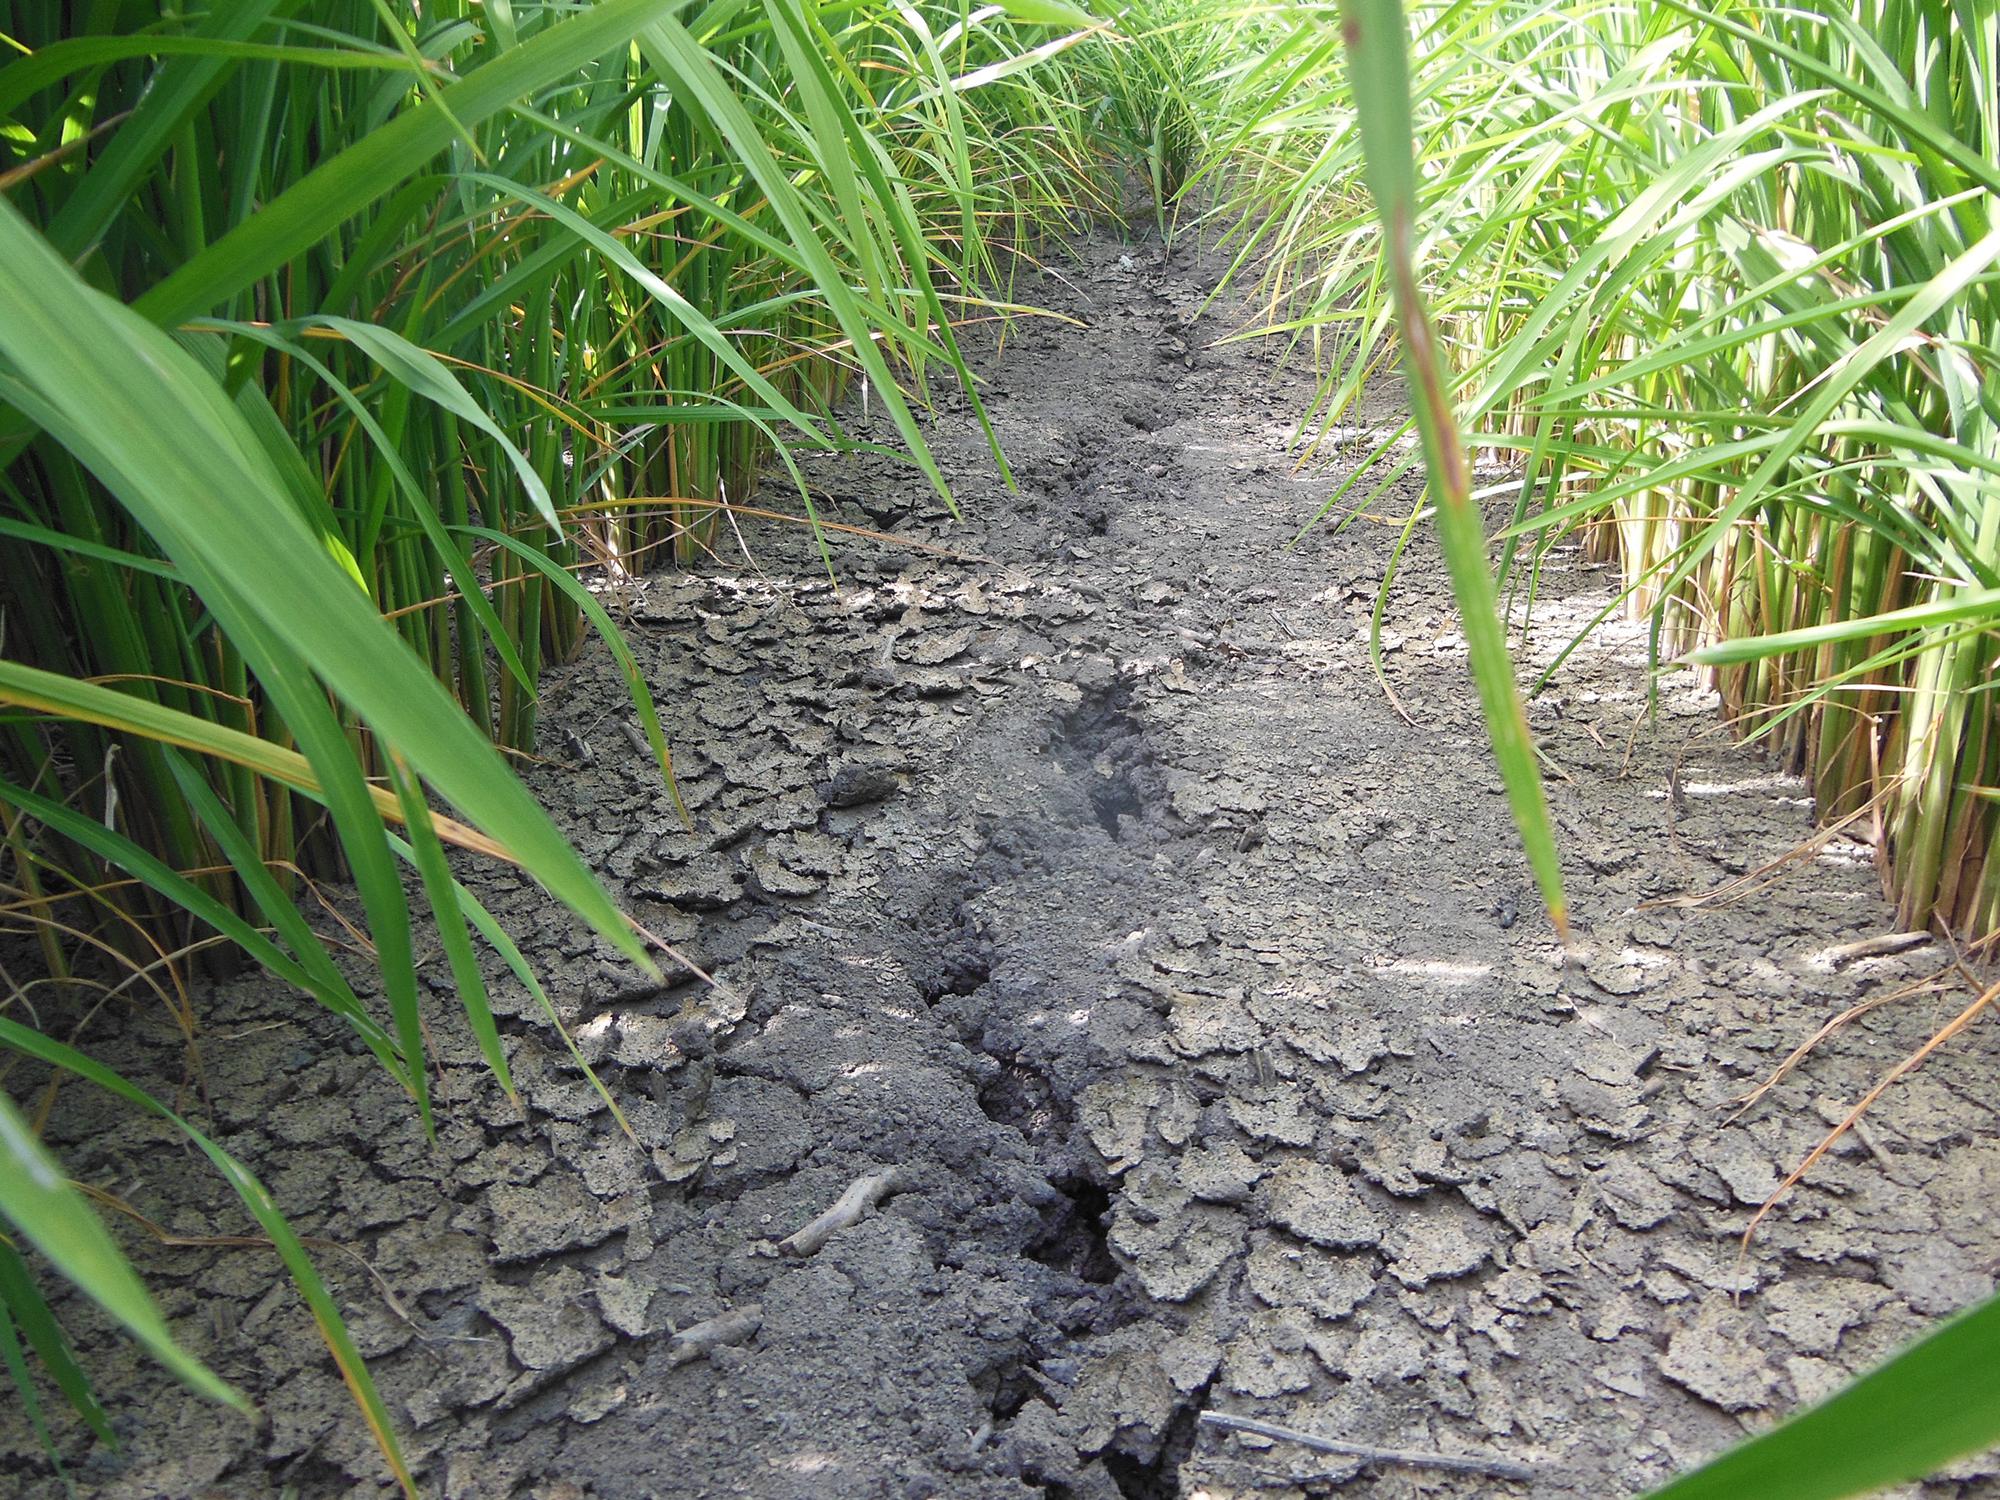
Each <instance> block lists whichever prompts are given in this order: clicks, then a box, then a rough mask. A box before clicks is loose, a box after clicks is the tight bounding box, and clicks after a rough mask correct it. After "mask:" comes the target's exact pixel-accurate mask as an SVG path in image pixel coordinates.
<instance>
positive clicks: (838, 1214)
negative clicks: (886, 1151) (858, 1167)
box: [778, 1167, 909, 1257]
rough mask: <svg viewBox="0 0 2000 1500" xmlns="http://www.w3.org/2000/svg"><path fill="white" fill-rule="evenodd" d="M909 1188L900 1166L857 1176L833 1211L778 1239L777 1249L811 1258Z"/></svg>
mask: <svg viewBox="0 0 2000 1500" xmlns="http://www.w3.org/2000/svg"><path fill="white" fill-rule="evenodd" d="M908 1186H909V1177H908V1174H907V1173H905V1172H904V1171H903V1169H902V1168H901V1167H890V1168H888V1169H887V1170H885V1171H881V1172H870V1173H869V1174H868V1175H867V1176H866V1177H857V1178H855V1179H854V1181H852V1182H850V1183H849V1184H848V1185H847V1191H846V1192H844V1193H842V1194H841V1195H840V1198H839V1200H838V1201H837V1202H835V1204H834V1205H833V1207H832V1208H829V1209H828V1210H827V1211H826V1212H825V1213H823V1214H821V1215H820V1216H819V1217H818V1218H817V1219H814V1220H813V1221H812V1223H810V1224H808V1225H806V1227H805V1228H803V1229H801V1230H800V1231H799V1232H798V1233H797V1234H794V1235H791V1236H789V1237H788V1238H786V1239H782V1240H779V1241H778V1248H779V1249H780V1250H782V1251H783V1252H784V1253H785V1254H787V1255H797V1256H802V1257H803V1256H807V1255H811V1254H813V1253H815V1252H816V1251H817V1250H818V1249H819V1247H820V1246H822V1245H824V1244H825V1243H826V1242H827V1241H828V1240H830V1239H832V1238H833V1237H834V1236H835V1235H836V1234H839V1233H840V1231H841V1230H843V1229H845V1228H847V1226H848V1225H850V1224H855V1223H858V1222H860V1219H861V1216H862V1215H863V1214H865V1213H867V1212H868V1210H869V1209H871V1208H873V1207H874V1206H875V1205H876V1204H878V1203H880V1202H881V1201H882V1200H883V1199H884V1198H886V1197H888V1196H889V1195H890V1194H891V1193H900V1192H901V1191H902V1190H903V1189H904V1188H906V1187H908Z"/></svg>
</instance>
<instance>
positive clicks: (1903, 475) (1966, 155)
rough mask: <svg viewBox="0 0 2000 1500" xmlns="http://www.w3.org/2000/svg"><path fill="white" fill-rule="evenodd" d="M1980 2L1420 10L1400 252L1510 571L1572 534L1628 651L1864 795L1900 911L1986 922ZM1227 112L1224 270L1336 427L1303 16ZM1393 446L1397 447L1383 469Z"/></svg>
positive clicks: (1334, 342) (1326, 106) (1331, 271)
mask: <svg viewBox="0 0 2000 1500" xmlns="http://www.w3.org/2000/svg"><path fill="white" fill-rule="evenodd" d="M1995 15H1996V12H1995V9H1994V7H1993V6H1992V5H1991V4H1988V3H1985V0H1956V3H1953V0H1853V3H1837V4H1823V5H1819V6H1814V7H1804V8H1802V7H1795V6H1779V5H1771V4H1763V3H1741V0H1733V3H1729V4H1723V5H1717V6H1707V5H1703V6H1693V5H1684V4H1680V3H1678V0H1662V3H1660V4H1655V5H1641V6H1632V5H1625V4H1611V3H1601V0H1575V3H1569V4H1561V5H1526V4H1519V3H1514V0H1477V3H1460V4H1453V5H1441V6H1426V7H1421V8H1419V9H1418V10H1417V11H1416V12H1415V25H1414V33H1413V34H1414V49H1415V56H1416V59H1417V62H1416V72H1415V79H1414V93H1413V98H1414V100H1415V111H1414V115H1413V127H1412V128H1413V131H1414V136H1415V140H1416V143H1417V150H1418V155H1419V158H1420V160H1421V161H1422V162H1423V163H1424V164H1425V168H1426V170H1425V173H1424V177H1423V184H1424V186H1423V195H1422V201H1421V203H1420V206H1419V209H1418V212H1417V216H1416V235H1415V242H1414V243H1415V249H1416V253H1417V255H1418V256H1419V258H1420V259H1421V261H1422V262H1423V264H1424V266H1425V267H1426V269H1427V272H1428V275H1429V277H1430V281H1431V284H1432V286H1433V289H1434V297H1435V300H1436V303H1437V312H1438V317H1439V321H1440V324H1441V326H1442V328H1443V331H1444V347H1445V349H1446V352H1447V355H1448V358H1449V360H1450V363H1451V366H1452V368H1453V370H1454V373H1455V401H1456V404H1457V406H1458V408H1459V411H1460V414H1461V417H1462V419H1463V420H1464V422H1465V424H1466V427H1467V430H1468V434H1469V438H1470V441H1471V442H1472V443H1473V444H1474V445H1475V448H1476V449H1477V450H1478V451H1481V452H1482V453H1483V454H1484V455H1485V458H1486V460H1487V461H1489V462H1492V463H1496V464H1502V465H1504V466H1505V467H1506V468H1507V470H1508V478H1507V479H1506V480H1505V482H1504V483H1502V484H1500V485H1496V486H1494V487H1492V488H1491V489H1490V491H1489V493H1488V496H1487V498H1488V500H1489V502H1490V503H1495V504H1500V505H1503V506H1504V507H1506V510H1507V512H1508V516H1509V519H1508V524H1507V525H1506V526H1505V527H1504V528H1503V529H1502V530H1501V532H1500V537H1501V540H1502V542H1503V544H1504V547H1505V556H1504V558H1503V568H1505V569H1507V570H1509V576H1508V583H1509V585H1510V587H1511V590H1512V595H1513V598H1514V600H1515V601H1516V604H1517V606H1518V607H1519V608H1520V609H1521V610H1522V611H1524V612H1525V611H1527V610H1530V609H1532V601H1533V596H1534V582H1535V567H1536V564H1537V562H1538V561H1539V559H1540V557H1541V556H1542V555H1543V554H1544V552H1545V549H1546V548H1547V547H1548V546H1549V545H1551V544H1553V543H1554V542H1555V541H1556V540H1558V539H1560V538H1563V537H1566V536H1571V535H1579V536H1580V537H1581V540H1582V544H1583V547H1584V550H1585V554H1586V556H1587V557H1589V558H1591V559H1595V560H1604V561H1612V562H1615V563H1616V564H1617V565H1618V567H1619V568H1620V570H1621V572H1622V577H1623V581H1624V591H1623V595H1622V597H1623V599H1624V601H1625V602H1626V604H1627V605H1628V606H1629V608H1631V609H1632V610H1633V611H1635V612H1638V613H1642V614H1644V615H1645V616H1646V617H1647V618H1649V620H1650V621H1651V628H1652V633H1653V646H1654V653H1655V659H1656V661H1658V662H1660V663H1662V664H1665V663H1667V662H1669V661H1673V660H1678V659H1686V660H1691V661H1692V662H1694V663H1695V664H1697V665H1699V666H1701V667H1702V668H1704V669H1705V670H1707V671H1708V672H1710V673H1711V674H1712V678H1713V681H1714V683H1715V685H1716V686H1717V687H1718V688H1719V689H1720V691H1721V693H1722V697H1723V705H1724V710H1725V712H1726V713H1727V714H1728V715H1729V716H1730V718H1731V719H1732V720H1733V721H1734V722H1735V723H1737V724H1738V725H1739V726H1740V728H1741V729H1742V730H1743V731H1744V732H1745V733H1748V734H1751V735H1754V736H1756V737H1758V738H1760V739H1761V740H1763V741H1764V742H1765V743H1766V744H1768V745H1769V746H1770V747H1771V748H1772V750H1773V753H1774V754H1776V755H1777V756H1778V757H1779V758H1781V759H1782V760H1783V761H1784V762H1785V763H1786V764H1788V765H1790V766H1792V767H1794V768H1796V769H1800V770H1803V771H1805V772H1806V773H1807V774H1808V775H1809V776H1810V778H1811V780H1812V784H1813V789H1814V792H1815V795H1816V797H1817V799H1818V803H1819V806H1820V809H1821V813H1822V815H1823V816H1826V817H1829V818H1834V817H1840V816H1843V815H1846V814H1848V813H1850V812H1853V811H1855V810H1857V809H1862V808H1878V809H1879V811H1878V812H1877V813H1875V815H1874V816H1875V834H1876V838H1877V848H1878V850H1879V852H1880V854H1881V856H1882V859H1883V862H1884V866H1885V869H1886V871H1887V874H1888V878H1889V880H1890V882H1891V885H1892V888H1893V890H1894V893H1895V895H1896V898H1897V901H1898V904H1899V908H1900V919H1901V921H1902V922H1903V923H1904V924H1905V925H1909V926H1922V925H1925V924H1926V923H1929V922H1933V921H1935V922H1936V923H1938V924H1939V925H1941V926H1943V927H1946V928H1948V929H1949V930H1951V931H1953V932H1955V933H1958V934H1960V935H1961V936H1963V937H1964V938H1966V939H1968V940H1969V941H1971V942H1973V943H1975V944H1977V943H1981V942H1985V943H1991V942H1992V940H1993V939H1994V937H1995V935H1996V933H2000V860H1996V859H1995V857H1994V855H1995V849H1996V845H1995V839H1996V838H2000V793H1996V791H1995V787H1996V785H2000V736H1996V733H1995V727H1996V724H2000V719H1996V712H1995V698H1994V694H1993V682H1994V679H1995V667H1996V664H2000V656H1996V650H2000V646H1996V642H2000V636H1996V632H1995V628H1994V626H1995V622H1996V620H2000V594H1996V593H1995V587H1996V583H2000V509H1996V503H1995V492H1994V472H1995V470H1994V463H1995V459H1996V441H2000V439H1996V432H1997V431H2000V427H1996V421H1995V403H1994V392H1995V388H1996V387H1995V378H1994V376H1995V371H1994V365H1995V359H1996V351H2000V345H1996V334H1995V328H1996V318H2000V304H1997V303H1996V301H1995V295H1996V293H1995V287H1996V274H1995V264H1994V263H1995V259H1996V256H2000V237H1996V236H1995V233H1994V229H1993V224H1992V216H1991V204H1992V195H1993V193H1994V191H1995V189H1996V187H2000V124H1996V113H1995V111H1996V106H1995V103H1994V100H1995V97H1996V86H1995V85H1996V78H1995V72H1996V55H1995V40H1994V37H1995ZM1271 17H1272V22H1273V24H1278V25H1281V26H1282V27H1283V28H1285V31H1286V35H1285V38H1284V40H1283V41H1282V43H1281V44H1279V45H1278V46H1276V47H1275V48H1273V49H1272V51H1271V52H1270V53H1269V54H1268V55H1267V56H1266V57H1264V58H1263V59H1261V60H1260V61H1259V63H1258V65H1257V66H1256V67H1254V68H1252V69H1250V70H1248V71H1247V72H1245V73H1243V74H1242V75H1241V77H1240V78H1239V80H1238V81H1237V87H1236V91H1235V95H1234V98H1233V101H1232V103H1231V105H1230V109H1231V110H1232V111H1233V113H1234V115H1235V116H1236V117H1237V118H1238V119H1239V120H1240V121H1241V125H1240V129H1239V139H1240V140H1242V141H1244V142H1246V143H1254V149H1252V150H1248V151H1243V152H1239V153H1238V155H1237V157H1236V158H1235V159H1234V160H1233V161H1232V163H1231V167H1232V168H1233V175H1232V177H1231V179H1230V180H1231V183H1232V188H1233V193H1232V207H1233V208H1234V209H1236V210H1238V211H1241V212H1243V213H1244V214H1245V215H1246V217H1245V218H1244V220H1243V224H1242V228H1241V229H1240V230H1239V231H1238V247H1239V250H1240V252H1241V264H1242V266H1243V268H1244V269H1245V271H1246V272H1248V271H1250V269H1251V268H1252V267H1253V266H1254V267H1255V268H1256V273H1257V274H1258V275H1259V276H1260V277H1261V285H1262V289H1263V292H1264V295H1265V298H1266V303H1265V306H1266V309H1267V312H1268V315H1269V319H1270V323H1271V326H1272V327H1273V328H1275V329H1277V330H1280V331H1284V332H1287V333H1289V334H1291V335H1292V336H1294V337H1297V338H1300V339H1305V340H1310V341H1311V342H1312V343H1313V344H1314V345H1315V346H1316V348H1317V349H1318V350H1319V352H1320V353H1321V354H1322V356H1323V357H1324V359H1325V366H1324V367H1325V369H1326V370H1327V372H1328V373H1327V376H1326V379H1325V382H1324V384H1323V386H1322V390H1321V402H1320V406H1319V408H1318V410H1317V412H1316V414H1315V415H1316V418H1317V420H1318V421H1319V422H1321V423H1322V424H1326V423H1331V422H1332V421H1333V420H1334V419H1335V418H1336V417H1337V416H1338V415H1339V414H1340V412H1341V411H1343V410H1344V409H1345V408H1346V406H1347V405H1348V404H1349V403H1351V402H1352V401H1353V400H1354V399H1355V397H1356V395H1357V394H1358V392H1359V391H1360V389H1361V388H1362V386H1363V384H1364V382H1365V381H1366V379H1367V378H1368V376H1369V374H1370V373H1371V372H1372V371H1374V370H1375V369H1378V368H1379V367H1380V366H1381V364H1382V361H1383V360H1384V358H1385V357H1386V354H1387V352H1388V345H1387V342H1386V340H1387V335H1388V332H1389V328H1390V320H1389V316H1388V312H1389V296H1388V292H1389V282H1388V280H1387V279H1386V273H1385V272H1384V270H1383V269H1382V266H1383V262H1382V260H1381V259H1380V258H1379V257H1378V255H1377V253H1376V250H1377V246H1378V245H1379V240H1378V238H1377V231H1376V229H1375V226H1374V224H1373V222H1372V220H1371V219H1370V217H1369V214H1368V212H1367V209H1366V205H1365V204H1364V203H1361V202H1359V201H1358V200H1357V198H1356V196H1355V194H1354V191H1353V188H1354V185H1355V184H1356V183H1357V182H1358V181H1359V165H1360V163H1359V155H1358V152H1359V143H1358V140H1357V139H1356V137H1355V136H1354V134H1353V132H1352V130H1351V129H1350V128H1349V125H1348V122H1349V121H1350V120H1351V118H1352V115H1351V107H1350V105H1349V104H1348V102H1347V99H1346V95H1345V83H1344V80H1343V79H1342V78H1341V77H1340V75H1339V73H1338V71H1337V70H1336V69H1335V68H1333V67H1332V66H1331V65H1330V62H1329V61H1328V59H1329V58H1330V57H1331V56H1333V55H1334V54H1333V52H1332V51H1331V50H1330V39H1331V37H1332V35H1333V31H1334V28H1335V25H1336V21H1335V17H1334V13H1333V11H1332V10H1331V9H1329V8H1326V7H1320V6H1311V5H1303V6H1286V7H1283V8H1281V9H1279V10H1276V11H1273V12H1272V13H1271ZM1393 452H1394V450H1393V448H1391V447H1389V446H1386V445H1385V447H1384V449H1383V450H1382V454H1383V457H1384V459H1385V460H1387V458H1388V456H1389V455H1390V454H1391V453H1393Z"/></svg>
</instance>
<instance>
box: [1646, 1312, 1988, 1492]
mask: <svg viewBox="0 0 2000 1500" xmlns="http://www.w3.org/2000/svg"><path fill="white" fill-rule="evenodd" d="M1996 1370H2000V1297H1996V1298H1992V1299H1990V1300H1988V1301H1986V1302H1983V1303H1981V1304H1980V1305H1979V1306H1977V1307H1975V1308H1973V1309H1972V1310H1971V1311H1969V1312H1965V1313H1961V1314H1960V1315H1959V1316H1958V1317H1956V1318H1954V1319H1952V1320H1951V1321H1950V1322H1949V1323H1946V1324H1945V1325H1944V1326H1943V1327H1942V1328H1939V1329H1938V1330H1937V1331H1936V1332H1935V1333H1932V1334H1931V1335H1929V1336H1928V1337H1927V1338H1924V1339H1922V1340H1920V1341H1919V1342H1917V1343H1916V1344H1913V1345H1911V1346H1910V1347H1909V1348H1908V1349H1905V1350H1904V1351H1903V1352H1902V1353H1901V1354H1899V1355H1897V1356H1896V1357H1895V1358H1894V1359H1892V1360H1890V1361H1889V1362H1888V1363H1887V1364H1885V1365H1883V1366H1882V1367H1881V1368H1880V1369H1878V1370H1876V1371H1874V1372H1873V1373H1872V1374H1869V1375H1864V1376H1863V1377H1862V1378H1861V1379H1859V1380H1857V1381H1855V1382H1854V1384H1852V1385H1850V1386H1848V1387H1847V1389H1845V1390H1843V1391H1841V1392H1840V1393H1839V1394H1838V1395H1836V1396H1833V1397H1830V1398H1829V1399H1827V1400H1826V1401H1823V1402H1821V1403H1820V1404H1819V1405H1818V1406H1815V1407H1813V1408H1811V1409H1810V1410H1809V1411H1805V1412H1801V1413H1800V1414H1799V1415H1798V1416H1796V1417H1793V1418H1792V1419H1791V1420H1790V1421H1789V1422H1786V1423H1785V1424H1784V1425H1783V1426H1781V1427H1778V1428H1776V1429H1774V1430H1773V1431H1770V1432H1767V1433H1765V1434H1763V1435H1762V1436H1761V1437H1756V1438H1752V1439H1751V1440H1750V1441H1749V1442H1747V1443H1745V1444H1743V1446H1742V1447H1740V1448H1736V1449H1733V1450H1732V1451H1730V1452H1728V1453H1726V1454H1724V1455H1723V1456H1722V1457H1721V1458H1719V1459H1717V1460H1715V1461H1714V1462H1713V1463H1711V1464H1708V1465H1706V1466H1705V1467H1703V1468H1700V1469H1697V1470H1696V1471H1695V1472H1694V1473H1692V1474H1688V1475H1684V1476H1683V1477H1682V1478H1679V1479H1676V1480H1675V1481H1674V1482H1673V1483H1672V1484H1669V1485H1667V1486H1665V1487H1664V1488H1662V1489H1658V1490H1655V1491H1654V1492H1653V1493H1652V1495H1651V1496H1650V1497H1649V1500H1748V1497H1750V1496H1755V1497H1756V1500H1842V1497H1844V1496H1848V1495H1861V1494H1866V1493H1867V1492H1869V1491H1870V1490H1876V1489H1880V1488H1881V1487H1882V1486H1884V1485H1890V1484H1898V1483H1901V1482H1903V1481H1905V1480H1911V1479H1921V1478H1923V1477H1924V1476H1925V1475H1926V1474H1930V1473H1932V1472H1934V1471H1935V1470H1936V1469H1937V1468H1938V1467H1939V1466H1940V1465H1942V1464H1944V1463H1947V1462H1948V1461H1950V1460H1951V1459H1954V1458H1957V1457H1958V1456H1959V1455H1960V1454H1964V1453H1974V1452H1977V1451H1978V1450H1980V1449H1982V1448H1990V1447H1992V1446H1993V1445H1994V1444H1996V1443H2000V1380H1996V1379H1994V1372H1995V1371H1996Z"/></svg>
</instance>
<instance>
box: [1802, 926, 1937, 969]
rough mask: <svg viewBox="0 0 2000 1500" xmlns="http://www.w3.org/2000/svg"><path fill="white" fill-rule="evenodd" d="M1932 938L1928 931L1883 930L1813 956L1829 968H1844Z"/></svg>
mask: <svg viewBox="0 0 2000 1500" xmlns="http://www.w3.org/2000/svg"><path fill="white" fill-rule="evenodd" d="M1930 940H1931V935H1930V934H1929V933H1928V932H1883V933H1877V934H1876V935H1875V936H1874V937H1865V938H1856V939H1855V940H1854V941H1853V942H1851V943H1841V944H1839V945H1837V946H1836V947H1832V948H1828V949H1825V950H1824V951H1822V952H1820V953H1816V954H1814V955H1813V956H1814V957H1815V958H1817V959H1818V960H1819V961H1820V962H1821V963H1824V964H1825V965H1826V966H1827V967H1828V968H1829V969H1844V968H1846V967H1847V966H1848V965H1849V964H1852V963H1859V962H1860V961H1861V960H1862V959H1864V958H1885V957H1887V956H1888V955H1890V954H1892V953H1907V952H1909V950H1910V949H1912V948H1919V947H1922V946H1923V945H1924V944H1925V943H1928V942H1929V941H1930Z"/></svg>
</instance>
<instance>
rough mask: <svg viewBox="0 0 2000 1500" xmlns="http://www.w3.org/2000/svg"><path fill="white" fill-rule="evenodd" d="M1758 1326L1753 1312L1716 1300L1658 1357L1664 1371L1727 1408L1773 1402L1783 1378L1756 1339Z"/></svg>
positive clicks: (1751, 1407)
mask: <svg viewBox="0 0 2000 1500" xmlns="http://www.w3.org/2000/svg"><path fill="white" fill-rule="evenodd" d="M1752 1329H1753V1322H1752V1320H1751V1318H1750V1317H1749V1316H1748V1315H1747V1314H1745V1313H1740V1312H1737V1311H1735V1310H1734V1309H1732V1308H1731V1307H1730V1306H1729V1305H1728V1304H1727V1303H1726V1302H1711V1303H1709V1304H1707V1305H1706V1306H1704V1307H1703V1308H1702V1310H1701V1312H1700V1314H1699V1315H1698V1316H1697V1317H1696V1319H1695V1321H1694V1322H1692V1323H1690V1324H1688V1325H1687V1326H1686V1327H1684V1328H1682V1329H1681V1330H1680V1331H1679V1332H1677V1333H1675V1334H1674V1336H1673V1337H1672V1338H1671V1339H1669V1340H1668V1341H1667V1348H1666V1352H1665V1353H1664V1354H1661V1355H1660V1356H1659V1358H1658V1364H1659V1367H1660V1373H1661V1374H1662V1375H1664V1376H1666V1377H1667V1379H1669V1380H1671V1381H1673V1383H1674V1384H1675V1385H1678V1386H1681V1387H1683V1388H1685V1389H1686V1390H1689V1391H1692V1392H1693V1393H1694V1394H1695V1395H1697V1396H1699V1397H1701V1399H1702V1400H1704V1401H1706V1402H1708V1403H1709V1404H1710V1405H1712V1406H1719V1407H1721V1408H1722V1409H1723V1410H1724V1411H1752V1410H1755V1409H1757V1408H1759V1407H1762V1406H1767V1405H1769V1404H1770V1401H1771V1393H1772V1391H1773V1389H1774V1388H1775V1387H1776V1385H1777V1383H1778V1377H1777V1374H1776V1372H1775V1371H1773V1370H1772V1369H1771V1367H1770V1366H1769V1365H1768V1364H1766V1363H1765V1361H1764V1351H1763V1350H1761V1349H1759V1348H1758V1347H1757V1346H1756V1344H1755V1343H1753V1342H1752V1341H1751V1333H1752Z"/></svg>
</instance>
